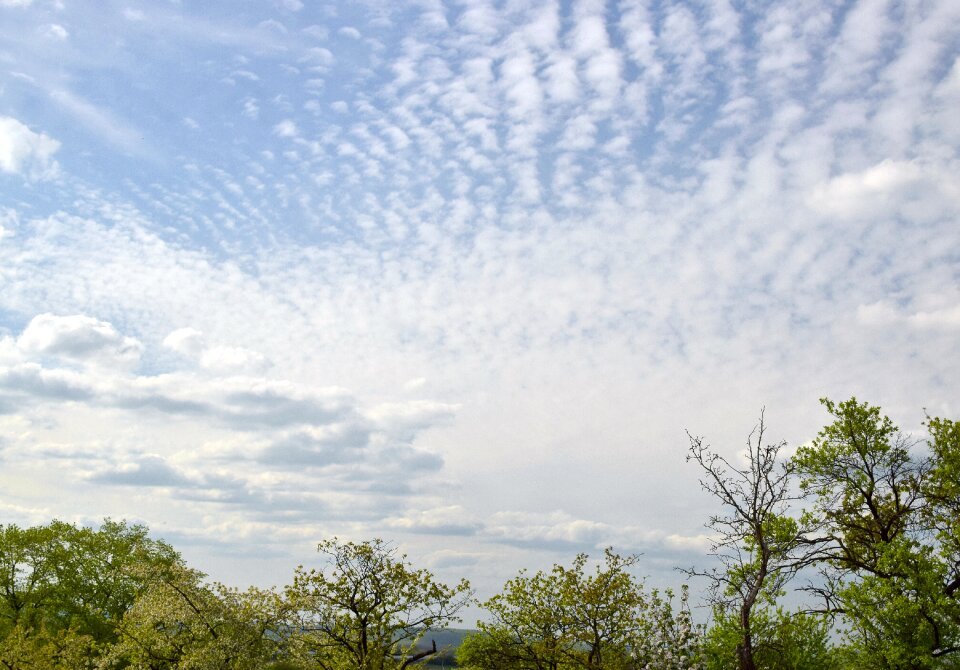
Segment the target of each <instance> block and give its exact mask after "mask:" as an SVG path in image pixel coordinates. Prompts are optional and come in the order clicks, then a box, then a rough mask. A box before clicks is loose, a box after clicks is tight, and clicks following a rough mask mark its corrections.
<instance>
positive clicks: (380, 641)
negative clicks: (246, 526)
mask: <svg viewBox="0 0 960 670" xmlns="http://www.w3.org/2000/svg"><path fill="white" fill-rule="evenodd" d="M318 550H319V551H320V553H322V554H325V555H326V556H327V558H328V560H329V566H328V570H326V571H317V570H309V571H308V570H305V569H304V568H303V567H299V568H297V570H296V573H295V575H294V580H293V584H291V585H290V586H289V587H287V590H286V597H287V601H288V606H289V608H290V612H291V614H290V618H289V620H288V622H287V624H286V627H285V634H286V635H287V636H288V639H287V641H286V642H287V644H288V645H289V648H290V649H291V653H292V655H293V656H294V657H296V658H298V659H299V660H300V661H301V662H302V663H304V664H308V663H309V664H311V667H316V666H319V667H320V668H323V669H324V670H332V669H334V668H337V669H339V668H353V669H356V670H383V669H387V668H406V667H409V666H410V665H412V664H414V663H416V662H418V661H421V660H423V659H424V658H426V657H427V656H430V655H432V654H434V653H436V651H437V648H436V644H435V643H434V644H433V645H432V647H431V648H430V649H427V650H425V651H417V650H416V643H417V642H418V641H419V640H420V639H421V638H422V637H423V636H424V635H425V634H426V633H427V632H428V630H429V629H431V628H433V629H436V628H443V627H445V626H447V625H449V624H450V623H452V622H456V621H460V619H459V617H458V616H457V613H458V612H459V611H460V610H461V609H462V608H463V607H464V606H465V605H466V604H467V603H468V602H469V601H470V597H471V592H470V585H469V584H468V583H467V582H466V580H463V581H461V582H460V583H459V584H457V585H456V586H453V587H450V586H446V585H444V584H442V583H439V582H438V581H436V579H435V578H434V577H433V575H432V574H431V573H430V572H428V571H426V570H415V569H413V568H412V566H411V565H410V564H409V563H408V562H407V560H406V555H398V554H397V550H396V549H395V548H394V547H392V546H391V545H389V544H387V543H386V542H384V541H383V540H380V539H374V540H371V541H367V542H362V543H359V544H355V543H353V542H345V543H344V542H340V541H339V540H338V539H337V538H333V539H331V540H326V541H324V542H321V543H320V544H319V546H318Z"/></svg>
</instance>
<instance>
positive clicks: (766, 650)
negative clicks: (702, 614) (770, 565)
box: [704, 601, 841, 670]
mask: <svg viewBox="0 0 960 670" xmlns="http://www.w3.org/2000/svg"><path fill="white" fill-rule="evenodd" d="M751 632H752V634H753V657H754V662H755V663H756V665H757V668H760V669H761V670H833V668H837V667H841V666H840V665H839V660H838V655H837V652H836V650H835V649H834V648H833V647H832V646H831V644H830V630H829V622H828V621H827V619H826V617H824V616H823V615H817V614H808V613H804V612H795V613H792V614H791V613H788V612H786V611H784V609H783V608H782V607H776V606H775V605H773V604H772V603H770V602H767V601H763V602H760V603H759V604H758V605H756V606H755V607H754V610H753V612H752V614H751ZM741 638H742V630H741V627H740V620H739V617H738V616H737V614H736V613H735V612H730V611H728V610H725V609H723V608H721V607H718V608H716V609H715V610H714V619H713V623H712V625H711V626H710V628H709V630H708V631H707V634H706V637H705V642H704V656H705V658H706V670H731V669H732V668H736V667H737V666H738V660H737V656H736V653H735V650H736V647H737V645H738V644H739V643H740V641H741Z"/></svg>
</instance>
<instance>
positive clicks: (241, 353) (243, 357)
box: [200, 347, 270, 374]
mask: <svg viewBox="0 0 960 670" xmlns="http://www.w3.org/2000/svg"><path fill="white" fill-rule="evenodd" d="M200 365H201V367H203V368H205V369H207V370H212V371H215V372H218V373H221V374H223V373H231V372H234V373H237V372H242V373H246V374H253V373H259V372H263V371H265V370H266V369H267V368H269V367H270V363H269V361H267V359H266V358H265V357H264V355H263V354H260V353H258V352H256V351H252V350H250V349H245V348H244V347H210V348H209V349H205V350H204V351H203V353H202V354H201V355H200Z"/></svg>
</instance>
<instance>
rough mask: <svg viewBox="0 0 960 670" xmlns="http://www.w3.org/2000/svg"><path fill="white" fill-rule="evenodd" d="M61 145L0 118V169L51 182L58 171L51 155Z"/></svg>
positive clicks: (10, 120) (15, 122)
mask: <svg viewBox="0 0 960 670" xmlns="http://www.w3.org/2000/svg"><path fill="white" fill-rule="evenodd" d="M59 148H60V142H58V141H57V140H55V139H53V138H52V137H50V136H48V135H46V134H44V133H36V132H34V131H32V130H30V128H28V127H27V126H26V125H24V124H23V123H21V122H20V121H17V120H16V119H14V118H11V117H9V116H0V170H2V171H3V172H6V173H8V174H20V175H23V176H25V177H27V178H29V179H51V178H53V177H55V176H56V175H57V174H58V173H59V170H60V167H59V165H58V164H57V162H56V161H55V160H53V155H54V154H55V153H56V152H57V150H58V149H59Z"/></svg>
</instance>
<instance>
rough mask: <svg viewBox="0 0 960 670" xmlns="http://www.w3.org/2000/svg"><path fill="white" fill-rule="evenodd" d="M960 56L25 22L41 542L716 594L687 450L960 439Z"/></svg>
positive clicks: (209, 18) (910, 17) (1, 56)
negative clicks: (53, 533) (831, 412)
mask: <svg viewBox="0 0 960 670" xmlns="http://www.w3.org/2000/svg"><path fill="white" fill-rule="evenodd" d="M958 54H960V3H958V2H956V1H955V0H909V1H905V2H887V1H884V0H854V1H844V2H839V1H834V0H815V1H812V0H789V1H784V2H775V1H771V2H755V1H750V0H747V1H744V2H727V1H725V0H711V1H699V2H698V1H689V2H681V1H668V2H656V1H650V2H647V1H645V0H609V1H607V2H604V1H603V0H583V1H578V2H556V1H554V0H502V1H487V0H449V1H446V0H420V1H417V2H393V1H390V2H386V1H385V2H379V1H376V0H368V1H352V2H339V3H337V2H334V3H319V2H308V1H307V0H303V1H301V0H276V1H273V2H271V1H268V0H262V1H254V0H243V1H241V0H233V1H229V2H225V1H223V2H218V1H216V0H211V1H208V2H190V1H188V0H184V1H182V2H179V1H175V0H154V1H151V2H137V1H136V0H126V1H123V0H104V1H102V2H77V1H74V0H0V522H2V523H16V524H20V525H29V524H36V523H46V522H48V521H49V520H51V519H53V518H60V519H64V520H67V521H72V522H76V523H85V524H96V523H98V522H99V520H101V519H103V518H104V517H107V516H109V517H112V518H115V519H128V520H130V521H133V522H139V523H144V524H146V525H148V526H149V527H150V529H151V530H152V531H153V532H154V533H155V534H156V535H157V536H159V537H164V538H166V539H167V540H169V541H170V542H172V543H173V544H174V546H175V547H177V548H178V549H180V550H181V551H182V552H183V554H184V556H185V557H186V558H187V559H188V560H189V561H190V562H191V564H192V565H194V566H195V567H198V568H200V569H202V570H204V571H206V572H208V573H209V574H210V575H211V577H213V578H216V579H219V580H221V581H225V582H228V583H232V584H236V585H246V584H251V583H253V584H259V585H270V584H283V583H285V582H287V581H289V579H290V578H291V576H292V570H293V567H294V566H296V565H297V564H300V563H303V564H306V565H315V564H317V563H318V561H319V558H318V557H317V555H316V543H317V541H319V540H320V539H323V538H327V537H331V536H337V537H340V538H342V539H351V540H363V539H367V538H372V537H382V538H385V539H388V540H390V541H392V542H395V543H396V546H397V547H399V548H400V549H401V550H402V551H405V552H406V553H407V554H408V555H409V557H410V560H411V561H412V562H414V563H415V564H416V565H418V566H421V567H427V568H430V569H431V570H433V571H434V572H435V573H436V574H437V575H438V576H440V577H441V578H443V579H447V580H451V581H452V580H454V579H457V578H459V577H461V576H464V577H468V578H470V579H471V581H472V582H473V583H474V585H475V586H476V588H477V592H478V595H480V596H481V597H488V596H489V595H492V594H493V593H494V592H496V590H497V589H498V588H499V586H500V585H502V583H503V582H504V581H505V580H506V579H508V578H510V577H512V576H514V575H515V574H516V572H517V571H518V570H519V569H520V568H532V569H536V568H541V567H546V566H549V565H551V564H553V563H554V562H561V563H569V561H570V560H571V559H572V557H573V556H574V555H575V554H576V553H577V552H581V551H584V552H588V553H591V554H600V553H601V551H602V549H603V548H604V547H606V546H613V547H615V548H616V549H617V550H619V551H622V552H640V553H642V554H643V558H642V561H641V565H640V571H641V572H642V573H644V574H647V575H649V576H650V583H652V584H654V585H657V584H673V583H677V582H678V581H679V580H680V579H681V577H679V576H678V575H677V573H675V572H674V571H673V568H674V567H675V566H689V565H694V564H698V563H702V561H704V560H705V554H704V552H705V550H706V547H707V545H708V541H709V538H708V536H707V531H706V530H705V529H704V527H703V524H704V522H705V521H706V520H707V518H708V517H709V515H710V514H713V513H716V512H717V511H718V508H716V506H715V505H714V503H713V501H712V500H711V499H710V498H709V497H707V496H706V494H704V493H703V492H702V491H701V490H700V487H699V484H698V473H697V472H696V469H695V466H694V465H692V464H689V463H687V462H685V454H686V450H687V448H688V446H689V440H688V437H687V433H686V432H685V431H690V433H691V434H694V435H702V436H704V437H705V439H706V441H707V442H708V443H710V444H711V445H712V446H713V448H714V449H715V450H716V451H717V452H718V453H721V454H723V455H725V456H727V457H729V458H731V459H734V460H735V459H736V458H737V457H738V454H739V453H740V452H741V450H742V449H743V447H744V446H745V443H746V438H747V435H748V434H749V433H750V431H751V429H752V428H753V427H754V425H755V424H756V422H757V418H758V417H759V415H760V411H761V409H762V408H765V418H766V423H767V426H768V435H769V436H770V438H771V440H773V441H779V440H785V441H786V442H787V443H788V449H790V448H794V447H796V446H797V445H799V444H803V443H804V442H807V441H809V440H810V439H812V438H813V437H815V435H816V433H817V431H818V430H819V429H820V428H821V427H822V426H823V425H824V424H825V423H828V421H829V416H828V415H827V413H826V412H825V411H824V409H823V408H822V407H821V406H820V404H819V403H818V399H819V398H821V397H824V396H828V397H830V398H833V399H835V400H842V399H846V398H849V397H850V396H856V397H857V398H858V399H860V400H864V401H868V402H870V403H872V404H876V405H880V406H881V407H882V408H883V409H884V411H885V412H886V413H887V414H889V415H890V416H891V418H893V419H894V420H895V421H896V422H897V423H898V425H900V426H901V428H902V429H903V430H904V431H907V432H911V433H913V432H917V433H918V434H919V432H920V431H922V422H923V419H924V410H926V411H927V412H929V413H930V414H931V415H934V416H936V415H939V416H943V417H951V418H957V417H958V414H960V385H958V383H957V379H958V378H960V355H958V351H957V346H956V342H957V340H958V336H960V225H958V214H960V178H958V175H960V160H958V149H960V114H958V110H960V58H958Z"/></svg>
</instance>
